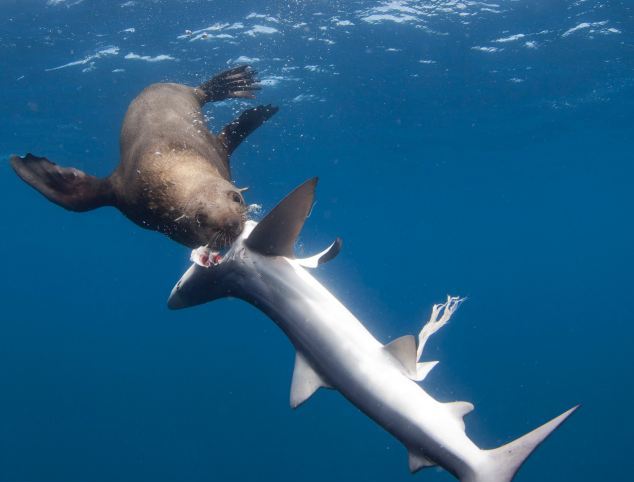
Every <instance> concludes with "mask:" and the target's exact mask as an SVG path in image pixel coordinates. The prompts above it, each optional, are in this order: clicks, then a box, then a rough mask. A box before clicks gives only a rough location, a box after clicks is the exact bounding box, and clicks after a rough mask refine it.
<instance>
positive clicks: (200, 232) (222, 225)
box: [169, 177, 247, 250]
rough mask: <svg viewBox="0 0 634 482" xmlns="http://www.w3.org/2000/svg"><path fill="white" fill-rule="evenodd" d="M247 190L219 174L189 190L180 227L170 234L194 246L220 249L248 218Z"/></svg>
mask: <svg viewBox="0 0 634 482" xmlns="http://www.w3.org/2000/svg"><path fill="white" fill-rule="evenodd" d="M201 181H202V180H201ZM243 190H244V189H238V188H236V187H235V186H234V185H233V184H231V183H230V182H229V181H227V180H225V179H222V178H219V177H216V178H213V179H209V178H207V179H205V180H204V181H202V182H200V183H199V184H198V186H196V187H195V188H194V189H193V190H192V191H191V192H190V193H189V199H188V201H187V203H186V207H185V210H184V211H185V212H184V213H183V214H184V215H183V216H182V217H181V219H179V222H178V229H177V230H176V232H173V233H169V234H170V236H171V237H172V238H174V239H175V240H176V241H179V242H181V243H183V244H185V245H187V246H190V247H192V248H196V247H198V246H208V247H209V248H210V249H214V250H220V249H222V248H224V247H227V246H229V245H230V244H231V243H233V241H235V239H236V238H237V237H238V236H239V235H240V233H241V232H242V230H243V229H244V223H245V221H246V219H247V206H246V204H245V202H244V198H243V197H242V191H243Z"/></svg>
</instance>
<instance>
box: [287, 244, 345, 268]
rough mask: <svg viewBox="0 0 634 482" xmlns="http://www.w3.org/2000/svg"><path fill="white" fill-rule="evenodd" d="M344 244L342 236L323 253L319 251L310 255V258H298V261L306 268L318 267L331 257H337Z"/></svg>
mask: <svg viewBox="0 0 634 482" xmlns="http://www.w3.org/2000/svg"><path fill="white" fill-rule="evenodd" d="M342 246H343V241H342V240H341V238H337V239H335V241H334V242H333V243H332V244H331V245H330V246H328V247H327V248H326V249H324V250H323V251H322V252H321V253H317V254H316V255H314V256H310V257H308V258H301V259H297V262H298V263H299V264H300V265H301V266H303V267H304V268H316V267H317V266H319V265H320V264H324V263H327V262H328V261H330V260H331V259H334V258H336V257H337V255H338V254H339V251H341V247H342Z"/></svg>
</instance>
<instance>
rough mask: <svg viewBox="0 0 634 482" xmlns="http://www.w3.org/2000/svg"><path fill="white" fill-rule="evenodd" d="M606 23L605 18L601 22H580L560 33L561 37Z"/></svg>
mask: <svg viewBox="0 0 634 482" xmlns="http://www.w3.org/2000/svg"><path fill="white" fill-rule="evenodd" d="M607 23H608V21H607V20H602V21H601V22H591V23H589V22H582V23H580V24H579V25H577V26H576V27H572V28H569V29H568V30H566V31H565V32H564V33H563V34H561V36H562V37H568V36H569V35H572V34H573V33H575V32H578V31H579V30H586V29H589V28H596V27H602V26H603V25H606V24H607Z"/></svg>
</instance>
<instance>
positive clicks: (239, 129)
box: [219, 104, 279, 155]
mask: <svg viewBox="0 0 634 482" xmlns="http://www.w3.org/2000/svg"><path fill="white" fill-rule="evenodd" d="M278 110H279V108H278V107H275V106H273V105H271V104H269V105H259V106H257V107H254V108H253V109H248V110H245V111H244V112H243V113H242V114H240V117H238V118H237V119H234V120H233V121H231V123H229V124H227V125H226V126H225V127H224V129H222V132H221V133H220V136H219V137H220V141H221V142H222V144H223V145H224V146H225V149H226V150H227V154H229V155H230V154H231V153H232V152H233V151H234V150H235V149H236V147H238V146H239V145H240V143H241V142H242V141H243V140H244V139H245V138H246V137H247V136H248V135H249V134H251V133H252V132H253V131H254V130H256V129H257V128H258V127H260V126H261V125H262V124H264V123H265V122H266V121H267V120H269V119H270V118H271V117H272V116H273V114H275V113H276V112H277V111H278Z"/></svg>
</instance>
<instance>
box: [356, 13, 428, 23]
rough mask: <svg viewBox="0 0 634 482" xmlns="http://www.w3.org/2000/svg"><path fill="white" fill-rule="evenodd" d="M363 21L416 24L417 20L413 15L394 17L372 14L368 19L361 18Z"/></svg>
mask: <svg viewBox="0 0 634 482" xmlns="http://www.w3.org/2000/svg"><path fill="white" fill-rule="evenodd" d="M361 20H363V21H364V22H368V23H382V22H394V23H404V22H415V21H416V20H417V19H416V17H413V16H412V15H392V14H385V13H383V14H372V15H368V16H366V17H361Z"/></svg>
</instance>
